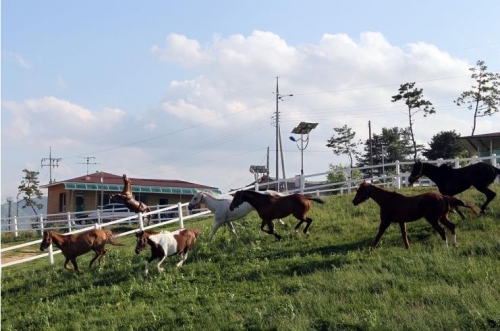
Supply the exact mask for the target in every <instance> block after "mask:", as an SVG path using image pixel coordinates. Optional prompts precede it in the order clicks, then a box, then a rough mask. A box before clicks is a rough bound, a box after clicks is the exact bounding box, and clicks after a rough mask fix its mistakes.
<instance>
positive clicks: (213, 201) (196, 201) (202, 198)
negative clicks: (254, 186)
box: [188, 190, 286, 241]
mask: <svg viewBox="0 0 500 331" xmlns="http://www.w3.org/2000/svg"><path fill="white" fill-rule="evenodd" d="M261 193H263V194H268V195H272V196H275V197H281V196H285V195H286V194H283V193H279V192H276V191H272V190H267V191H262V192H261ZM232 200H233V197H232V196H230V195H217V196H216V195H215V194H214V193H211V192H207V191H199V190H196V194H195V195H194V196H193V198H192V199H191V201H190V202H189V204H188V209H189V210H193V209H194V208H195V206H197V205H200V204H201V203H204V204H205V205H206V206H207V208H208V209H210V211H211V212H212V213H213V214H214V216H215V225H214V229H213V230H212V233H211V234H210V238H209V239H208V241H211V240H212V238H213V236H214V235H215V233H216V232H217V230H218V229H219V228H220V227H221V226H222V225H224V224H226V225H227V226H228V228H229V229H230V230H231V232H232V233H233V234H234V235H235V236H236V237H237V236H238V235H237V234H236V229H235V228H234V225H233V223H231V221H234V220H237V219H240V218H243V217H245V216H246V215H247V214H248V213H250V212H251V211H252V210H254V208H253V207H252V206H251V205H250V204H249V203H247V202H244V203H243V204H241V206H239V207H238V208H235V209H234V210H233V211H231V210H229V205H230V204H231V201H232ZM279 221H280V223H281V224H283V225H284V224H285V223H284V222H283V221H282V220H279Z"/></svg>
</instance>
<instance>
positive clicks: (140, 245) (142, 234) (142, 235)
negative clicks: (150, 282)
mask: <svg viewBox="0 0 500 331" xmlns="http://www.w3.org/2000/svg"><path fill="white" fill-rule="evenodd" d="M200 233H201V230H200V229H192V230H190V229H180V230H176V231H173V232H168V231H162V232H155V231H139V232H137V233H136V235H135V236H136V237H137V245H136V246H135V253H136V254H139V253H140V252H141V251H142V250H143V249H144V248H145V247H146V245H148V244H149V246H150V247H151V257H150V258H149V259H148V260H147V261H146V269H145V270H144V275H146V276H147V275H148V265H149V263H151V262H153V260H154V259H159V260H160V262H158V265H157V268H158V270H159V271H160V272H161V271H163V268H161V267H160V265H161V264H162V263H163V261H164V260H165V258H167V256H171V255H175V254H179V255H180V257H181V261H180V262H179V263H177V267H180V266H182V265H183V264H184V261H186V259H187V257H188V252H189V250H190V249H191V248H192V247H193V245H194V244H195V242H196V238H197V237H198V235H199V234H200Z"/></svg>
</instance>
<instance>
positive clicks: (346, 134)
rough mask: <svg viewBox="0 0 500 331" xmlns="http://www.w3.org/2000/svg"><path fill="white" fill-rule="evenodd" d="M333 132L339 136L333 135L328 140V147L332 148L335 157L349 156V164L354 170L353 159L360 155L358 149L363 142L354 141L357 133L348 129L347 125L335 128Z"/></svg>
mask: <svg viewBox="0 0 500 331" xmlns="http://www.w3.org/2000/svg"><path fill="white" fill-rule="evenodd" d="M333 131H335V132H336V133H337V136H336V137H335V134H333V135H332V137H331V138H330V139H328V141H327V144H326V147H330V148H332V149H333V153H334V154H335V155H342V154H345V155H347V156H348V157H349V164H350V166H351V168H352V167H353V164H354V162H353V161H354V160H353V159H354V158H355V157H357V156H358V155H359V152H358V150H357V149H356V148H357V147H358V146H360V145H362V144H363V143H362V142H361V140H358V141H357V142H356V141H354V137H355V136H356V132H354V131H351V128H348V127H347V125H344V126H343V127H341V128H333Z"/></svg>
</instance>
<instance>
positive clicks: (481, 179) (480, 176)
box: [408, 161, 500, 214]
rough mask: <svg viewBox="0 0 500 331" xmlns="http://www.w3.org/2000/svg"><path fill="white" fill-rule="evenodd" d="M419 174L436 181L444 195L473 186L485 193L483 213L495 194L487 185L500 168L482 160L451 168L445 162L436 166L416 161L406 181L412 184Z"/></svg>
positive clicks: (454, 193) (499, 173)
mask: <svg viewBox="0 0 500 331" xmlns="http://www.w3.org/2000/svg"><path fill="white" fill-rule="evenodd" d="M421 176H427V177H429V178H430V179H431V180H432V181H433V182H434V183H436V185H437V187H438V189H439V192H441V193H442V194H445V195H451V196H454V195H457V194H458V193H461V192H463V191H465V190H467V189H468V188H469V187H471V186H474V187H475V188H476V189H477V190H478V191H479V192H481V193H483V194H484V195H486V202H485V203H484V204H483V205H482V206H481V214H484V213H485V210H486V207H487V206H488V204H489V203H490V202H491V200H493V199H494V198H495V196H496V193H495V192H493V191H492V190H490V189H489V188H488V186H489V185H490V184H491V183H493V181H494V180H495V178H496V177H497V176H500V169H498V168H495V167H494V166H492V165H491V164H487V163H482V162H480V163H475V164H472V165H469V166H466V167H463V168H459V169H453V168H452V167H450V166H449V165H446V164H443V165H441V166H440V167H438V166H435V165H433V164H430V163H423V162H420V161H417V162H415V164H414V165H413V169H412V171H411V174H410V178H409V179H408V182H409V183H410V184H413V183H414V182H415V181H416V180H417V179H419V178H420V177H421Z"/></svg>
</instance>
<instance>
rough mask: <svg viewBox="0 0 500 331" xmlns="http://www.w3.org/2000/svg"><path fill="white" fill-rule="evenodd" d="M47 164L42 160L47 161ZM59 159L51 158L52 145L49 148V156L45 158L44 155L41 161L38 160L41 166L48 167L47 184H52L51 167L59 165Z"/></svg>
mask: <svg viewBox="0 0 500 331" xmlns="http://www.w3.org/2000/svg"><path fill="white" fill-rule="evenodd" d="M47 161H48V164H47V163H46V164H44V162H47ZM59 161H61V158H53V157H52V147H50V148H49V157H48V158H46V157H44V158H43V159H42V161H41V162H40V166H41V167H49V178H50V180H49V184H52V183H53V182H52V168H55V167H59Z"/></svg>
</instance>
